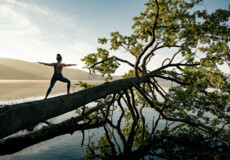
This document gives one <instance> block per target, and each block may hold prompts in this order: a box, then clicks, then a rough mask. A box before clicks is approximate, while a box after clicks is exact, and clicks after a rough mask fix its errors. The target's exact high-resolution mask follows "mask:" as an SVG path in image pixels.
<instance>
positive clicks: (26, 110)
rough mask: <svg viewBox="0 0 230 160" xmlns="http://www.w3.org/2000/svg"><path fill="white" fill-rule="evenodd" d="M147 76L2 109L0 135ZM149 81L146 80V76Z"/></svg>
mask: <svg viewBox="0 0 230 160" xmlns="http://www.w3.org/2000/svg"><path fill="white" fill-rule="evenodd" d="M144 79H145V78H142V79H140V78H129V79H121V80H117V81H113V82H107V83H104V84H101V85H98V86H96V87H93V88H89V89H85V90H81V91H79V92H76V93H73V94H71V95H68V96H66V95H64V96H58V97H54V98H50V99H47V100H38V101H32V102H26V103H21V104H15V105H11V106H6V107H3V109H1V110H0V139H2V138H4V137H6V136H9V135H11V134H13V133H16V132H18V131H20V130H23V129H27V128H30V127H33V126H35V125H37V124H38V123H39V122H44V121H45V120H47V119H50V118H53V117H56V116H59V115H62V114H64V113H67V112H69V111H72V110H75V109H77V108H79V107H81V106H83V105H85V104H87V103H90V102H92V101H95V100H97V99H100V98H104V97H106V96H107V95H110V94H114V93H118V92H120V91H122V90H127V89H129V88H131V87H132V86H133V84H140V83H141V81H143V80H144ZM145 81H146V80H145Z"/></svg>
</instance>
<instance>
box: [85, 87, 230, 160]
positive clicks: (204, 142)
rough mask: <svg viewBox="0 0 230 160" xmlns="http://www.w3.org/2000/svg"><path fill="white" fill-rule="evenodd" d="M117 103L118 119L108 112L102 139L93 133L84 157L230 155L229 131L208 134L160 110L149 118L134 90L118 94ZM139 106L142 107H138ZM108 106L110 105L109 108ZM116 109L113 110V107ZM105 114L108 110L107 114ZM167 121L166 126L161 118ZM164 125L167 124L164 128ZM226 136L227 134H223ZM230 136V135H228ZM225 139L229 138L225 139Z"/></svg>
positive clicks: (210, 157) (165, 157)
mask: <svg viewBox="0 0 230 160" xmlns="http://www.w3.org/2000/svg"><path fill="white" fill-rule="evenodd" d="M115 99H116V101H113V102H116V103H114V104H113V105H114V107H115V108H116V107H117V108H118V109H120V116H119V119H118V120H114V119H113V116H112V114H110V115H108V116H106V124H104V126H103V129H104V135H103V136H102V137H100V140H99V141H94V140H93V136H91V137H89V141H88V144H85V145H86V146H87V150H86V154H85V157H84V159H87V160H88V159H227V158H229V157H230V154H229V153H230V148H229V141H228V140H229V135H228V134H226V133H224V132H223V131H222V133H216V134H218V136H217V135H208V134H207V133H205V131H203V130H200V129H199V128H196V127H192V126H190V125H188V124H186V123H183V122H181V123H175V122H173V121H168V120H166V121H165V120H164V119H163V118H162V116H161V115H160V114H159V115H158V116H156V117H153V120H152V122H151V123H150V122H147V123H146V120H145V118H146V117H145V116H144V115H143V113H142V111H143V108H145V104H144V105H142V106H140V107H137V106H136V105H135V101H136V100H135V98H134V93H133V90H129V91H127V92H122V93H121V94H118V95H117V96H116V98H115ZM137 108H139V111H138V110H137ZM107 110H108V108H107ZM111 112H112V110H111ZM104 115H105V114H104ZM163 120H164V121H165V123H164V126H162V123H160V121H163ZM162 127H163V128H162ZM223 136H225V137H223ZM227 136H228V137H227ZM223 139H225V140H226V141H223Z"/></svg>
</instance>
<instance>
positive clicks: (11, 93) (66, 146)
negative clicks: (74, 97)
mask: <svg viewBox="0 0 230 160" xmlns="http://www.w3.org/2000/svg"><path fill="white" fill-rule="evenodd" d="M49 83H50V81H46V80H42V81H40V80H39V81H37V80H33V81H29V80H20V81H16V80H10V81H7V80H2V81H0V105H9V104H15V103H21V102H25V101H33V100H38V99H43V98H44V96H45V93H46V91H47V89H48V87H49ZM76 83H78V81H72V86H71V92H72V91H73V92H76V91H78V90H80V88H79V86H75V84H76ZM88 83H91V84H101V83H103V81H88ZM62 94H66V84H64V83H61V82H57V83H56V84H55V86H54V88H53V90H52V92H51V94H50V97H52V96H57V95H62ZM94 105H95V103H91V104H88V106H89V107H92V106H94ZM77 115H78V114H76V113H75V111H72V112H69V113H66V114H64V115H61V116H59V117H56V118H53V119H51V120H49V122H52V123H59V122H61V121H63V120H66V119H69V118H70V117H75V116H77ZM120 115H121V112H120V110H119V109H116V110H115V111H114V113H113V121H114V122H116V121H118V119H119V118H120ZM143 115H144V116H145V117H146V124H147V125H148V126H152V119H153V116H155V117H157V114H156V113H155V112H154V111H153V110H151V109H148V108H145V109H143ZM160 123H161V122H160ZM161 126H163V122H162V124H160V125H159V127H161ZM122 127H125V122H124V120H123V121H122ZM122 127H121V128H122ZM26 132H27V131H21V132H18V133H16V135H20V134H24V133H26ZM84 134H85V139H84V145H83V146H81V143H82V137H83V136H82V132H81V131H76V132H74V133H73V134H72V135H70V134H65V135H62V136H58V137H55V138H52V139H50V140H47V141H44V142H40V143H38V144H35V145H33V146H31V147H28V148H25V149H23V150H22V151H19V152H17V153H14V154H11V155H5V156H0V160H30V159H32V160H41V159H42V160H63V159H68V160H78V159H81V158H84V156H85V154H86V148H87V144H88V143H89V140H90V141H94V142H95V143H98V141H99V140H100V138H101V137H103V136H104V134H105V132H104V129H103V127H101V128H95V129H90V130H86V131H85V132H84ZM89 137H90V138H89ZM115 137H116V138H118V135H115ZM117 143H118V144H119V145H120V144H121V142H117Z"/></svg>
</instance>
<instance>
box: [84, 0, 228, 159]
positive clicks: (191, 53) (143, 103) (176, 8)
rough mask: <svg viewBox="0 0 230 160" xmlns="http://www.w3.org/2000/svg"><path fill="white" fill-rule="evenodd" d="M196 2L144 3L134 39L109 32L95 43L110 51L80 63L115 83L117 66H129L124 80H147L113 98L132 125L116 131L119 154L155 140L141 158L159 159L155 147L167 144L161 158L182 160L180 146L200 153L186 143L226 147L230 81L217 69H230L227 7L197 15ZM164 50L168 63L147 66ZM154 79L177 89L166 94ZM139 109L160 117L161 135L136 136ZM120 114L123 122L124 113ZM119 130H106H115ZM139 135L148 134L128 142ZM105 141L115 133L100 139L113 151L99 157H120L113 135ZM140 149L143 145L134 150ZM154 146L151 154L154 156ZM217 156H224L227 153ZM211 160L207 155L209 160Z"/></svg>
mask: <svg viewBox="0 0 230 160" xmlns="http://www.w3.org/2000/svg"><path fill="white" fill-rule="evenodd" d="M201 2H202V0H191V1H189V2H188V1H185V0H158V1H157V0H149V2H148V3H146V4H145V5H146V10H145V11H144V12H141V13H140V15H139V16H136V17H134V18H133V20H134V24H133V26H132V29H133V33H132V34H131V35H129V36H127V35H122V34H120V33H119V32H112V33H111V34H110V35H111V37H110V38H99V39H98V43H100V44H103V45H109V46H110V48H109V49H104V48H98V49H97V52H96V53H91V54H89V55H87V56H85V57H84V58H83V59H82V60H83V61H85V64H86V65H87V66H88V68H89V70H90V71H91V72H92V73H100V74H101V75H102V76H104V75H107V76H108V79H107V80H109V78H110V79H111V78H112V74H113V73H114V72H115V71H116V69H117V68H119V66H120V65H121V64H122V63H125V64H127V65H129V66H130V70H129V71H128V72H127V73H126V74H124V75H123V77H124V78H126V79H129V78H131V77H137V78H143V77H145V78H147V79H146V80H145V81H144V82H143V83H140V84H133V85H132V87H131V88H129V89H127V90H123V91H121V92H119V93H117V95H116V96H117V100H115V101H116V103H117V104H118V107H119V108H120V109H121V111H122V115H124V113H123V112H124V108H123V106H122V105H121V104H122V103H121V102H120V99H122V98H123V99H124V101H125V102H126V103H125V104H126V105H127V107H128V109H129V112H130V115H131V117H132V119H133V121H132V123H131V124H130V123H129V125H127V126H128V133H127V131H126V132H125V133H126V134H125V133H124V132H122V133H121V130H118V134H119V136H120V137H121V141H122V144H123V150H124V153H131V152H133V150H132V147H134V146H135V143H137V144H140V143H141V142H144V144H143V143H142V145H147V146H148V142H152V145H151V146H149V149H150V150H149V151H150V153H149V152H148V153H146V155H147V154H149V155H155V156H156V155H157V154H158V153H157V151H158V150H157V149H159V148H160V149H162V148H161V147H160V146H161V145H162V146H164V145H165V146H167V147H164V148H167V149H166V150H164V149H162V150H161V151H160V152H162V153H164V156H165V158H170V156H175V158H180V159H181V157H180V156H182V157H183V154H182V151H181V149H182V150H183V152H185V153H186V150H187V151H188V155H189V154H191V155H195V154H197V152H193V151H192V150H191V148H190V147H191V146H188V145H187V146H186V145H185V144H186V143H187V141H189V144H190V143H191V142H192V143H195V144H192V143H191V144H192V145H194V146H199V147H200V148H203V149H204V148H205V147H206V148H209V149H210V150H214V148H212V147H214V146H215V147H217V146H218V147H219V148H221V147H220V146H221V145H217V144H218V143H219V144H222V145H223V146H225V145H227V146H229V145H230V144H229V127H230V126H229V125H230V114H229V113H230V95H229V94H230V83H229V77H227V76H226V75H225V74H224V73H223V72H222V71H221V70H220V69H219V68H218V67H219V66H221V65H226V66H227V65H228V67H230V54H229V41H230V39H229V36H230V28H229V26H228V25H227V24H228V23H229V15H230V10H223V9H218V10H216V11H215V12H213V13H208V12H207V11H206V10H200V9H199V10H196V8H195V7H196V6H199V8H202V4H201ZM165 49H167V52H168V53H167V54H169V53H170V54H171V57H170V58H167V59H165V60H164V61H163V62H162V66H158V68H157V69H152V68H153V67H152V65H154V64H153V63H151V62H152V61H153V60H154V56H155V55H157V54H163V53H165V52H163V51H162V50H164V51H165ZM112 51H120V52H122V53H123V54H128V55H129V56H128V57H130V56H133V60H134V61H132V59H130V58H129V59H122V58H120V57H118V56H117V55H119V54H117V55H111V54H110V52H112ZM156 78H160V79H163V80H168V81H169V83H170V82H171V81H172V82H173V83H174V84H176V85H174V86H171V87H170V88H169V89H168V90H165V89H163V87H162V86H161V85H160V84H159V83H158V81H157V79H156ZM157 95H160V97H159V96H157ZM116 96H115V97H116ZM118 97H120V98H118ZM144 107H150V108H152V109H154V110H155V111H156V112H157V113H158V114H159V117H158V119H157V120H155V122H156V123H158V121H159V120H161V121H162V120H164V121H166V124H167V125H166V126H165V129H163V130H158V129H156V127H155V126H154V127H153V130H152V133H151V134H150V133H149V132H148V130H146V129H144V128H143V129H142V131H140V128H139V127H137V125H138V124H139V123H142V127H145V124H144V118H143V117H142V118H140V114H141V111H142V109H143V108H144ZM138 108H140V109H139V111H138ZM125 117H126V119H127V116H125ZM175 122H176V123H175ZM170 123H172V124H175V125H172V124H170ZM155 125H156V124H155ZM117 126H118V127H119V125H117ZM117 126H114V125H111V127H112V128H115V129H116V130H117V128H116V127H117ZM105 131H106V128H105ZM123 131H125V130H123ZM138 132H140V134H141V135H145V136H143V137H142V140H141V141H139V142H135V141H134V142H133V141H131V140H130V139H129V138H130V137H131V139H132V140H134V139H135V138H137V137H135V138H134V137H133V134H135V133H138ZM106 134H108V131H106ZM121 134H124V135H123V136H122V135H121ZM147 135H148V136H147ZM149 135H151V136H149ZM110 136H112V134H110V135H106V136H105V137H107V141H106V142H104V141H105V139H106V138H105V137H104V138H103V139H101V141H103V144H104V145H106V144H107V143H110V146H111V149H110V150H109V149H108V148H107V150H106V155H103V154H102V155H100V156H102V157H103V158H105V157H107V156H109V155H113V156H114V155H117V152H115V148H113V146H114V145H115V142H114V143H112V142H111V139H112V138H108V137H110ZM125 136H128V139H127V140H125V138H122V137H125ZM136 136H137V135H136ZM165 137H167V138H166V139H165ZM178 138H179V139H181V140H179V139H178ZM129 140H130V141H129ZM158 140H159V141H158ZM184 140H185V141H184ZM123 141H124V143H123ZM156 141H157V142H156ZM171 141H172V142H171ZM183 141H184V142H186V143H184V144H183V147H182V148H180V149H179V150H180V151H178V147H179V146H180V145H179V143H181V142H183ZM160 142H161V143H160ZM174 142H175V143H174ZM196 142H198V143H199V145H197V143H196ZM157 143H160V144H157ZM100 145H101V143H99V144H98V146H97V147H96V146H95V145H94V144H92V147H90V146H89V152H88V153H90V154H89V155H91V156H92V155H97V154H95V152H93V148H94V149H100V151H101V152H102V149H101V146H100ZM107 146H109V145H108V144H107ZM204 146H205V147H204ZM141 147H142V146H141V145H140V147H139V148H141ZM173 148H174V149H173ZM151 149H153V150H154V151H153V152H151ZM228 150H229V149H228ZM206 151H208V150H206ZM219 151H220V150H219ZM221 151H223V152H226V150H224V149H222V150H221ZM93 153H94V154H93ZM133 153H134V152H133ZM168 153H170V156H169V157H168V156H167V154H168ZM178 153H180V154H178ZM185 153H184V155H186V154H185ZM226 153H227V152H226ZM177 154H178V156H177ZM159 155H160V154H159ZM188 155H186V156H188ZM191 155H190V156H191ZM198 155H199V154H198ZM206 155H207V154H206ZM228 155H229V154H228ZM97 156H98V155H97ZM100 156H99V157H100ZM142 156H143V155H142ZM162 156H163V155H162ZM164 156H163V157H164ZM186 156H185V157H184V158H186ZM208 157H209V158H210V156H207V157H206V158H208ZM214 157H215V158H218V156H214ZM197 158H201V157H199V156H198V157H197ZM219 158H220V157H219ZM86 159H87V158H86Z"/></svg>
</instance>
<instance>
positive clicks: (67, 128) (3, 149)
mask: <svg viewBox="0 0 230 160" xmlns="http://www.w3.org/2000/svg"><path fill="white" fill-rule="evenodd" d="M110 101H111V97H107V98H106V99H105V101H104V102H100V103H98V104H97V106H96V107H93V108H90V109H89V110H87V111H86V112H84V114H82V115H79V116H77V117H74V118H70V119H68V120H65V121H63V122H61V123H58V124H50V125H49V126H44V127H42V128H41V129H39V130H36V131H34V132H31V133H29V134H26V135H21V136H16V137H12V138H11V137H10V138H6V139H3V140H0V155H5V154H12V153H15V152H18V151H20V150H22V149H24V148H26V147H29V146H32V145H34V144H37V143H40V142H42V141H45V140H48V139H51V138H54V137H57V136H60V135H64V134H68V133H69V134H73V133H74V132H75V131H78V130H81V131H84V130H88V129H92V128H98V127H101V126H103V125H104V123H105V122H106V119H104V118H103V120H102V119H100V120H98V121H96V122H95V123H93V124H91V122H90V121H89V122H88V123H86V124H85V123H84V124H78V122H81V121H82V120H84V119H85V118H86V117H88V116H89V115H90V114H91V113H93V112H95V111H98V110H100V109H102V108H104V107H105V106H106V105H107V104H109V103H110Z"/></svg>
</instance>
